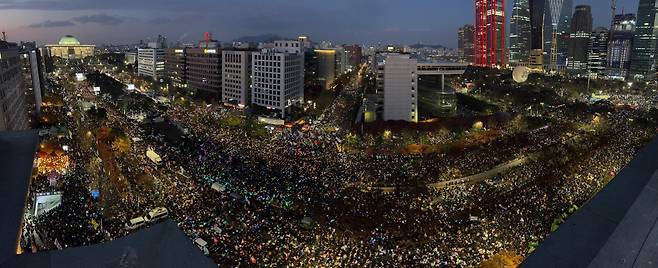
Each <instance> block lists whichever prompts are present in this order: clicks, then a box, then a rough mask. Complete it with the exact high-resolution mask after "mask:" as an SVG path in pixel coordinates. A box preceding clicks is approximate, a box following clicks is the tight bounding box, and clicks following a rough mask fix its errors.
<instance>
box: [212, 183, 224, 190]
mask: <svg viewBox="0 0 658 268" xmlns="http://www.w3.org/2000/svg"><path fill="white" fill-rule="evenodd" d="M212 189H213V190H215V191H218V192H224V191H225V190H226V187H224V185H222V184H221V183H219V182H215V183H213V184H212Z"/></svg>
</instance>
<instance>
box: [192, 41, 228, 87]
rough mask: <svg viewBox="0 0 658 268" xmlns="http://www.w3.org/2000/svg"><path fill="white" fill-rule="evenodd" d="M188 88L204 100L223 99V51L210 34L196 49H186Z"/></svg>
mask: <svg viewBox="0 0 658 268" xmlns="http://www.w3.org/2000/svg"><path fill="white" fill-rule="evenodd" d="M185 64H186V66H187V69H186V71H187V87H188V88H189V89H190V90H191V91H192V92H195V93H196V94H198V95H199V96H201V97H204V98H210V99H219V98H221V97H222V51H221V48H220V46H219V43H218V42H217V41H216V40H212V39H211V37H210V35H209V34H206V39H205V40H203V41H201V42H199V46H198V47H196V48H186V49H185Z"/></svg>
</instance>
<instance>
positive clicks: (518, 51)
mask: <svg viewBox="0 0 658 268" xmlns="http://www.w3.org/2000/svg"><path fill="white" fill-rule="evenodd" d="M530 39H531V26H530V2H529V0H515V1H514V7H513V9H512V18H511V19H510V35H509V42H510V47H509V54H510V56H509V62H510V64H511V65H523V64H527V63H528V60H529V59H530Z"/></svg>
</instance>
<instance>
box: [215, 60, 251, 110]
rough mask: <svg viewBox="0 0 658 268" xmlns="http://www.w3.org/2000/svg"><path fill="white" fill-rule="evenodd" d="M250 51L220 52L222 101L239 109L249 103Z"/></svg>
mask: <svg viewBox="0 0 658 268" xmlns="http://www.w3.org/2000/svg"><path fill="white" fill-rule="evenodd" d="M253 52H254V51H252V50H224V51H222V101H223V102H226V103H230V104H233V105H238V106H240V107H244V106H247V105H249V104H250V103H251V68H252V64H251V60H252V57H251V54H252V53H253Z"/></svg>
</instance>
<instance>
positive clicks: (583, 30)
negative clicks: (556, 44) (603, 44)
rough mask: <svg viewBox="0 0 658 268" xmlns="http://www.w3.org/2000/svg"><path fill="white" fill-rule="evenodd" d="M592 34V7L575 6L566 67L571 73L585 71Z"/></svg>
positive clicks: (581, 73) (582, 73) (580, 73)
mask: <svg viewBox="0 0 658 268" xmlns="http://www.w3.org/2000/svg"><path fill="white" fill-rule="evenodd" d="M591 34H592V9H591V7H590V6H587V5H580V6H576V10H575V12H574V13H573V18H572V20H571V34H570V44H569V57H568V59H567V61H568V62H567V69H568V71H569V72H570V73H572V74H578V75H584V74H586V73H587V62H588V61H589V58H588V56H587V54H588V51H589V42H590V36H591Z"/></svg>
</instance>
